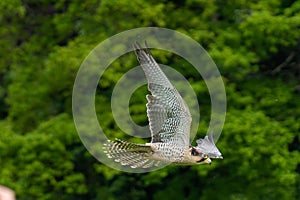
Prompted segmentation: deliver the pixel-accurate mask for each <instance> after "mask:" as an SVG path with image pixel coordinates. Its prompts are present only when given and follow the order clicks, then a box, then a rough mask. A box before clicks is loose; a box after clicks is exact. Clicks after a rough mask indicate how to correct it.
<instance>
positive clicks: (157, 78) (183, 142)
mask: <svg viewBox="0 0 300 200" xmlns="http://www.w3.org/2000/svg"><path fill="white" fill-rule="evenodd" d="M134 47H135V53H136V56H137V58H138V61H139V62H140V64H141V66H142V68H143V71H144V72H145V75H146V78H147V81H148V89H149V91H150V92H151V94H152V95H147V96H146V98H147V100H148V103H147V104H146V107H147V116H148V119H149V127H150V131H151V138H152V139H151V142H150V143H146V144H135V143H130V142H125V141H122V140H119V139H116V140H115V141H111V140H109V141H108V142H107V143H106V144H105V147H104V150H105V153H106V154H107V156H108V157H109V158H112V159H114V161H116V162H119V163H121V164H122V165H125V166H130V167H132V168H150V167H153V166H161V165H165V164H168V163H174V164H188V165H193V164H203V163H211V160H210V158H222V156H221V153H220V152H219V150H218V149H217V147H216V146H215V144H214V141H213V138H212V135H211V134H210V135H209V136H206V137H205V138H204V139H199V140H197V143H198V146H197V147H191V146H190V137H189V136H190V126H191V122H192V116H191V114H190V111H189V108H188V106H187V105H186V103H185V102H184V100H183V99H182V97H181V96H180V94H179V93H178V91H177V90H176V89H175V88H174V86H173V85H172V84H171V82H170V81H169V80H168V78H167V77H166V75H165V74H164V72H163V71H162V70H161V69H160V67H159V65H158V64H157V63H156V61H155V60H154V58H153V57H152V54H151V53H150V51H149V50H148V49H143V48H141V47H140V46H139V45H138V44H135V46H134Z"/></svg>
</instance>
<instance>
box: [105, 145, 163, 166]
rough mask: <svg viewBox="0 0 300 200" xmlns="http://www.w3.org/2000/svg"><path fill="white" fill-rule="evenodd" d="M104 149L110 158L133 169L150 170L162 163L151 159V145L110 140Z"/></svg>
mask: <svg viewBox="0 0 300 200" xmlns="http://www.w3.org/2000/svg"><path fill="white" fill-rule="evenodd" d="M103 149H104V153H106V155H107V157H108V158H111V159H113V160H114V161H115V162H118V163H120V164H121V165H124V166H130V167H131V168H150V167H153V166H159V164H160V161H158V160H153V159H151V155H152V154H153V150H152V148H151V146H149V145H143V144H135V143H131V142H125V141H122V140H120V139H116V140H115V141H111V140H108V141H107V143H106V144H104V147H103Z"/></svg>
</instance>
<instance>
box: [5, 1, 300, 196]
mask: <svg viewBox="0 0 300 200" xmlns="http://www.w3.org/2000/svg"><path fill="white" fill-rule="evenodd" d="M0 23H1V26H0V38H1V39H0V47H1V48H0V104H1V106H0V120H1V121H0V184H1V185H5V186H8V187H10V188H12V189H13V190H15V192H16V196H17V199H18V200H25V199H29V200H31V199H39V200H46V199H62V200H76V199H89V200H96V199H201V200H208V199H229V200H247V199H282V200H291V199H300V56H299V55H300V1H291V0H281V1H280V0H269V1H266V0H265V1H254V0H251V1H246V0H235V1H233V0H229V1H223V0H210V1H207V0H183V1H180V0H173V1H167V0H162V1H158V0H124V1H115V0H102V1H101V0H91V1H79V0H78V1H67V0H56V1H54V0H40V1H35V0H24V1H21V0H1V2H0ZM146 26H158V27H166V28H170V29H173V30H177V31H180V32H182V33H184V34H187V35H188V36H190V37H191V38H193V39H194V40H196V41H198V42H199V43H200V44H201V45H203V47H204V48H205V49H206V50H207V51H208V53H209V54H210V55H211V57H212V58H213V59H214V61H215V62H216V64H217V66H218V68H219V70H220V72H221V74H222V75H223V79H224V83H225V87H226V92H227V103H228V111H227V117H226V122H225V126H224V130H223V134H222V135H221V137H220V139H219V141H218V143H217V145H218V147H219V149H220V150H221V152H222V153H223V156H224V159H223V160H216V161H214V162H213V164H212V165H211V166H192V167H189V166H185V167H178V166H168V167H166V168H164V169H161V170H158V171H154V172H151V173H146V174H128V173H123V172H119V171H116V170H114V169H111V168H109V167H106V166H105V165H102V164H101V163H99V162H98V161H97V160H96V159H94V158H93V157H92V156H91V155H90V154H89V153H88V152H87V150H86V149H85V147H84V146H83V144H82V143H81V141H80V139H79V137H78V135H77V132H76V130H75V127H74V123H73V119H72V110H71V102H72V99H71V95H72V87H73V82H74V79H75V76H76V73H77V70H78V69H79V67H80V64H81V63H82V61H83V60H84V58H85V57H86V56H87V55H88V53H89V52H90V51H91V50H92V49H93V48H94V47H95V46H96V45H97V44H98V43H99V42H101V41H103V40H105V39H106V38H108V37H110V36H112V35H114V34H117V33H119V32H122V31H124V30H128V29H132V28H137V27H146ZM153 54H154V57H155V58H156V59H157V60H158V61H159V62H161V63H163V64H166V65H170V66H172V67H174V68H175V69H176V70H178V71H180V72H181V73H182V74H184V75H185V77H186V78H187V79H188V80H189V82H190V83H191V85H192V86H193V88H194V90H195V92H196V93H197V96H198V98H199V102H200V109H201V123H200V128H199V131H198V133H197V137H203V136H204V135H205V133H206V128H207V125H208V123H209V113H210V105H209V102H210V99H209V96H208V93H207V90H206V87H205V84H204V82H203V81H202V80H201V79H200V78H199V75H197V76H195V75H194V73H193V70H190V69H192V68H191V67H188V66H187V64H186V62H185V61H184V60H183V59H180V58H179V57H176V56H175V55H172V54H170V53H167V52H163V53H162V52H159V51H157V50H155V51H153ZM136 65H137V61H136V58H135V56H134V55H133V53H132V54H130V55H128V59H124V58H122V57H121V58H120V59H118V60H117V61H115V62H114V63H113V64H112V66H110V67H109V69H108V70H107V72H106V73H105V74H104V76H103V78H102V80H101V83H100V84H99V91H101V92H98V93H97V97H96V101H97V108H96V109H97V112H98V115H99V121H101V125H102V126H103V127H104V129H105V131H106V133H107V134H108V136H109V137H112V138H114V137H119V138H123V139H125V138H126V135H125V134H124V133H123V132H122V131H121V130H119V128H118V127H117V125H116V124H115V122H114V119H113V117H112V114H111V112H110V95H111V92H112V89H113V85H114V84H115V83H116V82H117V81H118V78H119V77H120V76H121V75H122V74H124V73H125V72H126V71H128V70H129V69H131V68H132V67H134V66H136ZM146 94H147V91H146V87H144V88H142V89H139V90H138V91H137V92H136V95H135V98H132V101H131V107H130V109H131V114H132V116H133V119H134V120H135V121H136V122H137V123H139V124H147V118H146V112H145V111H146V107H145V103H146V99H145V95H146ZM127 137H128V136H127ZM127 139H128V138H127Z"/></svg>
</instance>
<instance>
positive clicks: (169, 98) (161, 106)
mask: <svg viewBox="0 0 300 200" xmlns="http://www.w3.org/2000/svg"><path fill="white" fill-rule="evenodd" d="M145 45H146V47H147V44H146V43H145ZM134 48H135V53H136V56H137V59H138V61H139V62H140V64H141V66H142V68H143V71H144V72H145V75H146V78H147V81H148V90H149V91H150V92H151V94H152V95H147V96H146V97H147V100H148V103H147V105H146V106H147V116H148V120H149V126H150V131H151V137H152V141H151V142H152V143H155V142H163V143H168V142H176V143H178V144H180V145H181V146H182V147H183V148H188V146H189V142H190V141H189V140H190V138H189V136H190V127H191V122H192V117H191V114H190V111H189V109H188V106H187V105H186V103H185V102H184V100H183V99H182V97H181V96H180V94H179V93H178V91H177V90H176V89H175V88H174V86H173V85H172V84H171V82H170V81H169V80H168V78H167V77H166V75H165V74H164V72H163V71H162V70H161V68H160V67H159V65H158V64H157V63H156V61H155V60H154V58H153V56H152V54H151V52H150V51H149V49H147V48H142V47H141V46H140V45H139V44H137V43H136V44H134Z"/></svg>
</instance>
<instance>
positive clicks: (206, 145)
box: [196, 133, 223, 159]
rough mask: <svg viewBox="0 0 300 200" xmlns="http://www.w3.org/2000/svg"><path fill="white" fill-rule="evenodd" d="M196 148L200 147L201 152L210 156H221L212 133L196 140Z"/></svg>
mask: <svg viewBox="0 0 300 200" xmlns="http://www.w3.org/2000/svg"><path fill="white" fill-rule="evenodd" d="M196 142H197V144H198V145H197V148H198V149H200V150H201V151H202V152H203V153H205V154H206V155H207V156H208V157H210V158H221V159H222V158H223V157H222V154H221V152H220V151H219V149H218V148H217V146H216V144H215V142H214V138H213V134H212V133H210V134H208V135H206V136H205V137H204V138H203V139H198V140H196Z"/></svg>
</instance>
